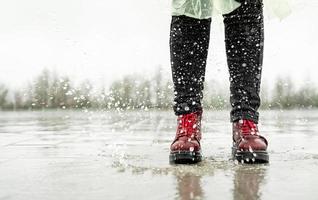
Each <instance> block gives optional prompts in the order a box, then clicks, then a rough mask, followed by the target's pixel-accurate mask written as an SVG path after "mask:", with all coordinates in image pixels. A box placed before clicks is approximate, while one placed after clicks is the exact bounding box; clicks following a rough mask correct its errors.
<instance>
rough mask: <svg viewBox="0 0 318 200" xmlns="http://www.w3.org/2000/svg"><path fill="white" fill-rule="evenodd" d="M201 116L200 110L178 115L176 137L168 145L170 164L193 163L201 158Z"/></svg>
mask: <svg viewBox="0 0 318 200" xmlns="http://www.w3.org/2000/svg"><path fill="white" fill-rule="evenodd" d="M201 118H202V110H199V111H196V112H193V113H189V114H184V115H179V116H178V119H177V120H178V128H177V133H176V137H175V139H174V141H173V142H172V144H171V146H170V156H169V161H170V163H171V164H193V163H197V162H200V161H201V160H202V155H201V147H200V139H201Z"/></svg>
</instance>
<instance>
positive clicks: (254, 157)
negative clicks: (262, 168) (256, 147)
mask: <svg viewBox="0 0 318 200" xmlns="http://www.w3.org/2000/svg"><path fill="white" fill-rule="evenodd" d="M232 156H233V159H234V160H237V161H238V162H240V163H246V164H263V163H269V155H268V152H267V151H253V152H250V151H239V150H237V149H236V148H235V147H232Z"/></svg>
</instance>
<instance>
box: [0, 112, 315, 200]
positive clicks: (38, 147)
mask: <svg viewBox="0 0 318 200" xmlns="http://www.w3.org/2000/svg"><path fill="white" fill-rule="evenodd" d="M260 114H261V118H260V125H259V128H260V131H261V133H262V134H263V135H265V136H266V137H267V138H268V140H269V152H270V164H268V165H252V166H251V165H242V164H239V163H236V162H233V161H231V160H230V153H231V150H230V147H231V124H230V123H229V114H228V111H205V112H204V114H203V122H202V126H203V127H202V128H203V130H202V132H203V140H202V149H203V154H204V160H203V162H201V163H200V164H198V165H191V166H187V165H178V166H172V165H169V162H168V155H169V145H170V143H171V141H172V139H173V137H174V134H175V128H176V123H177V122H176V117H175V116H174V115H173V113H172V111H161V112H154V111H138V112H137V111H135V112H126V113H120V112H80V111H55V112H48V111H44V112H0V200H5V199H23V200H25V199H32V200H37V199H39V200H40V199H41V200H43V199H48V200H50V199H58V200H64V199H65V200H72V199H76V200H78V199H107V200H108V199H109V200H113V199H114V200H116V199H147V200H148V199H182V200H187V199H235V200H240V199H244V200H250V199H251V200H253V199H268V200H272V199H297V200H298V199H306V200H310V199H312V200H314V199H318V190H317V183H318V175H317V172H318V131H317V130H318V111H317V110H306V111H260Z"/></svg>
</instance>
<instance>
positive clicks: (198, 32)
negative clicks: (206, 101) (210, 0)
mask: <svg viewBox="0 0 318 200" xmlns="http://www.w3.org/2000/svg"><path fill="white" fill-rule="evenodd" d="M210 24H211V19H195V18H192V17H187V16H185V15H181V16H172V20H171V29H170V56H171V57H170V58H171V70H172V80H173V83H174V106H173V110H174V112H175V114H176V115H181V114H187V113H191V112H194V111H197V110H200V109H201V100H202V98H203V93H202V90H203V83H204V76H205V67H206V60H207V55H208V46H209V39H210Z"/></svg>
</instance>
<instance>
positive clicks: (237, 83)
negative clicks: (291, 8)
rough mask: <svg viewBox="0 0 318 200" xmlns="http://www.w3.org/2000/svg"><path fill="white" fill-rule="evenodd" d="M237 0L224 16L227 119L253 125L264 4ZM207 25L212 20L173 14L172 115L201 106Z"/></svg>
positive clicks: (258, 90)
mask: <svg viewBox="0 0 318 200" xmlns="http://www.w3.org/2000/svg"><path fill="white" fill-rule="evenodd" d="M238 1H239V0H238ZM240 2H241V5H240V7H238V8H237V9H235V10H234V11H232V12H230V13H228V14H224V15H223V22H224V27H225V47H226V56H227V64H228V68H229V73H230V103H231V106H232V110H231V113H230V115H231V122H234V121H237V120H239V119H250V120H253V121H254V122H256V123H258V118H259V113H258V112H257V110H258V108H259V106H260V96H259V93H260V83H261V71H262V62H263V44H264V24H263V4H262V1H261V0H240ZM210 25H211V18H209V19H195V18H191V17H187V16H172V21H171V31H170V54H171V69H172V80H173V83H174V106H173V110H174V112H175V114H176V115H180V114H186V113H190V112H194V111H196V110H199V109H202V107H201V106H202V105H201V100H202V98H203V92H202V90H203V88H204V87H203V83H204V80H205V67H206V61H207V55H208V48H209V39H210Z"/></svg>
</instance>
